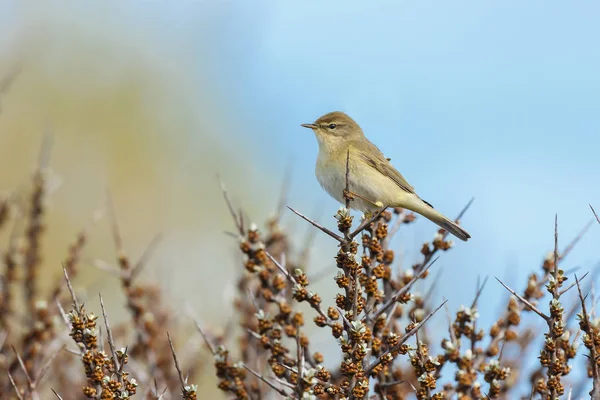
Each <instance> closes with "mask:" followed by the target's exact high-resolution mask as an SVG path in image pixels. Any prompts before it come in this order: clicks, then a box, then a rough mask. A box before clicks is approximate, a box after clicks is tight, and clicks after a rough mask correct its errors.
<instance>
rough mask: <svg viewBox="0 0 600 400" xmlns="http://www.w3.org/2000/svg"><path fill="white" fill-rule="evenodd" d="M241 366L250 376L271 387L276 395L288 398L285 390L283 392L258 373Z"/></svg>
mask: <svg viewBox="0 0 600 400" xmlns="http://www.w3.org/2000/svg"><path fill="white" fill-rule="evenodd" d="M243 366H244V368H246V370H248V371H249V372H250V373H251V374H252V375H254V376H256V377H257V378H258V379H260V380H261V381H263V382H264V383H266V384H267V385H269V386H270V387H271V389H273V390H275V391H276V392H277V393H279V394H280V395H282V396H284V397H285V398H286V399H287V398H288V396H289V393H287V392H286V391H285V390H283V389H282V388H280V387H277V386H276V385H275V384H274V383H273V382H271V381H269V380H268V379H266V378H265V377H263V376H262V375H261V374H259V373H258V372H256V371H254V370H253V369H252V368H249V367H248V366H247V365H246V364H243ZM298 379H300V378H298Z"/></svg>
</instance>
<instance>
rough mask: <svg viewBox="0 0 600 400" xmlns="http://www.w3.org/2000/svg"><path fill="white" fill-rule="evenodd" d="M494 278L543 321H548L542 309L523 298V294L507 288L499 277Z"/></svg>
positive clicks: (548, 318)
mask: <svg viewBox="0 0 600 400" xmlns="http://www.w3.org/2000/svg"><path fill="white" fill-rule="evenodd" d="M494 278H496V280H497V281H498V282H500V284H501V285H502V286H504V288H505V289H506V290H508V291H509V292H510V293H512V295H513V296H515V297H516V298H517V299H519V301H520V302H521V303H523V304H525V306H527V308H529V309H530V310H531V311H533V312H534V313H536V314H537V315H539V316H540V317H542V318H543V319H544V321H546V322H548V321H549V320H550V317H549V316H547V315H546V314H544V313H543V312H542V311H540V310H539V309H538V308H537V307H536V306H534V305H533V304H531V303H530V302H529V301H528V300H527V299H525V298H524V297H523V296H521V295H519V294H518V293H517V292H515V291H514V290H513V289H511V288H509V287H508V286H506V285H505V284H504V282H502V281H501V280H500V279H498V278H497V277H494Z"/></svg>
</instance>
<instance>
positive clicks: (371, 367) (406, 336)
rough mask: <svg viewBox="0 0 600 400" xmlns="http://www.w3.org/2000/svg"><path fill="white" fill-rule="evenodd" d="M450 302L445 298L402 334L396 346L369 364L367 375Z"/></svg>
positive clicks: (366, 370)
mask: <svg viewBox="0 0 600 400" xmlns="http://www.w3.org/2000/svg"><path fill="white" fill-rule="evenodd" d="M447 302H448V300H444V302H443V303H442V304H440V305H439V306H438V307H437V308H436V309H435V310H433V311H432V312H430V313H429V314H428V315H427V316H426V317H425V318H424V319H423V321H421V322H419V323H418V324H417V325H415V327H414V328H413V329H411V330H410V331H409V332H407V333H406V334H405V335H404V336H402V339H400V341H399V342H398V344H396V345H395V346H394V347H392V348H390V349H388V350H387V351H386V352H384V353H383V354H382V355H381V356H379V358H378V359H377V360H376V361H374V362H373V363H371V365H369V366H368V367H367V368H366V369H365V376H368V375H369V374H370V373H371V371H372V370H373V368H375V367H376V366H378V365H379V364H380V363H381V360H382V359H383V357H385V356H386V355H388V354H389V353H393V352H395V351H398V350H399V349H400V347H402V345H403V344H404V343H405V342H406V341H407V340H408V339H409V338H410V337H411V336H414V335H415V334H416V333H417V332H418V331H419V329H421V327H422V326H423V325H425V323H426V322H427V321H429V318H431V317H433V316H434V314H435V313H437V312H438V311H439V310H440V308H442V307H443V306H444V305H445V304H446V303H447Z"/></svg>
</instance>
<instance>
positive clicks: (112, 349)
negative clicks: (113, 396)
mask: <svg viewBox="0 0 600 400" xmlns="http://www.w3.org/2000/svg"><path fill="white" fill-rule="evenodd" d="M98 296H99V297H100V308H101V309H102V317H103V318H104V326H105V327H106V335H107V336H108V347H109V348H110V353H111V354H112V357H113V360H114V362H115V371H117V375H119V379H121V380H122V379H123V376H122V374H121V373H120V371H121V365H120V364H121V362H120V361H119V359H118V358H117V351H116V350H115V341H114V340H113V335H112V331H111V329H110V326H109V325H108V316H107V315H106V310H105V309H104V301H103V300H102V295H101V294H99V295H98ZM121 383H122V382H121Z"/></svg>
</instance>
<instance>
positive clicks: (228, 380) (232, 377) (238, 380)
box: [214, 346, 250, 400]
mask: <svg viewBox="0 0 600 400" xmlns="http://www.w3.org/2000/svg"><path fill="white" fill-rule="evenodd" d="M214 360H215V368H216V370H217V378H219V385H218V386H219V389H221V390H223V391H224V392H230V393H233V394H234V395H235V397H236V399H240V400H247V399H249V398H250V397H249V395H248V390H247V389H246V384H245V382H244V379H245V378H246V370H245V369H244V367H243V366H242V365H241V364H232V363H231V361H229V352H228V351H227V350H226V349H225V347H223V346H219V347H217V348H216V349H215V355H214Z"/></svg>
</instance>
